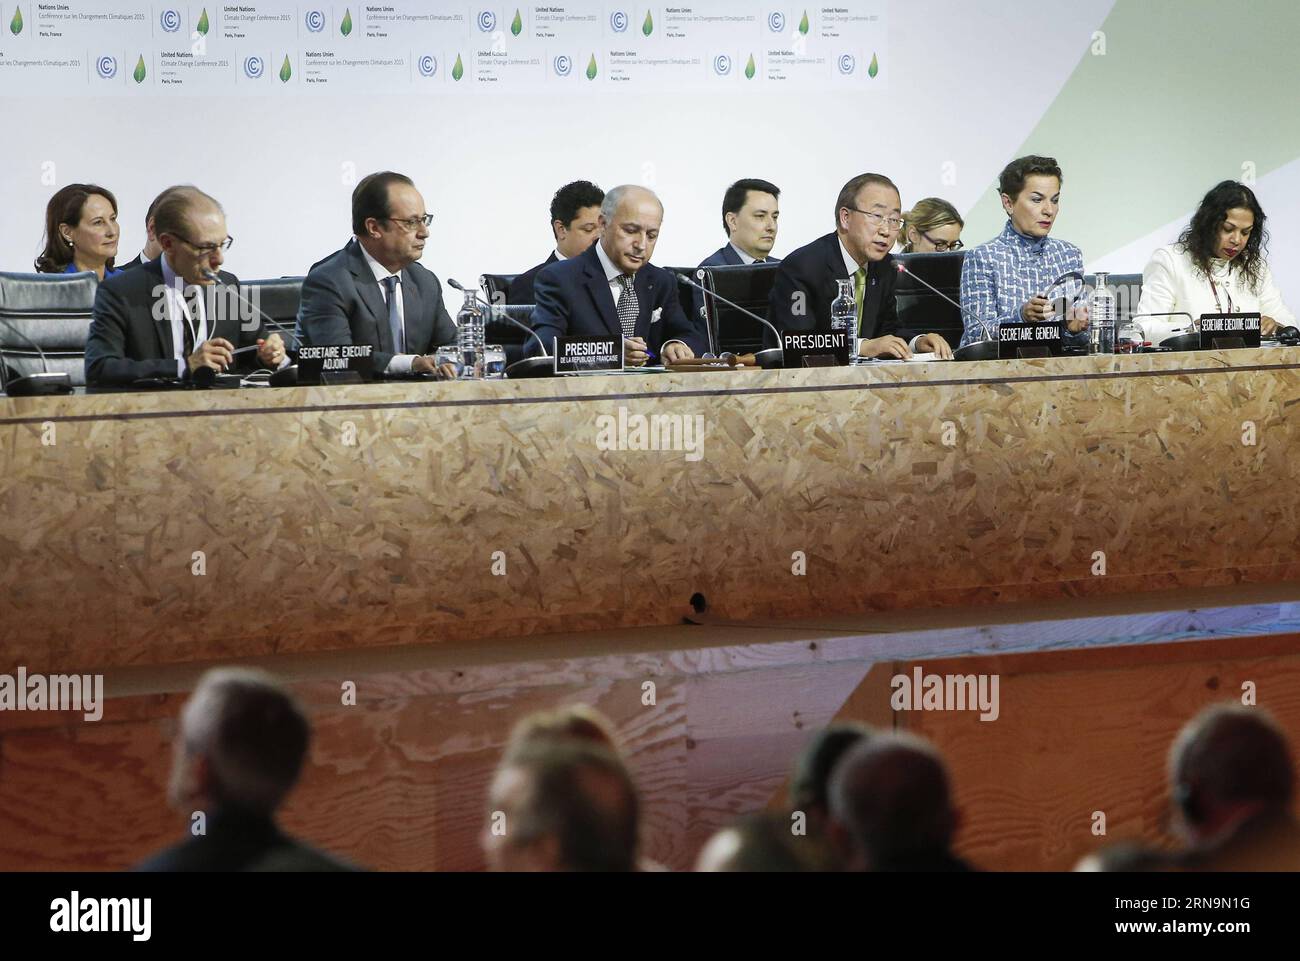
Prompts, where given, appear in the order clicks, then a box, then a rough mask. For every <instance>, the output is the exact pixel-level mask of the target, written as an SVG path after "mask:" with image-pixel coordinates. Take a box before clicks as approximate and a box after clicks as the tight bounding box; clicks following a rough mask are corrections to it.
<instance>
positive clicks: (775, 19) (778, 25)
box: [767, 10, 785, 33]
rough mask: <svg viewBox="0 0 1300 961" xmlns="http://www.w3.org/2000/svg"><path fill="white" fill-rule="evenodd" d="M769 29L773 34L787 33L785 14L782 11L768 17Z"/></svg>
mask: <svg viewBox="0 0 1300 961" xmlns="http://www.w3.org/2000/svg"><path fill="white" fill-rule="evenodd" d="M767 29H769V30H771V31H772V32H773V33H785V14H784V13H782V12H781V11H780V10H777V11H774V12H772V13H769V14H768V15H767Z"/></svg>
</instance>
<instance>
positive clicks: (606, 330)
mask: <svg viewBox="0 0 1300 961" xmlns="http://www.w3.org/2000/svg"><path fill="white" fill-rule="evenodd" d="M596 249H597V244H593V245H592V246H591V247H590V248H589V249H588V250H587V251H586V252H585V253H582V254H579V255H578V256H577V257H571V258H569V259H568V260H562V261H560V262H559V263H555V264H551V265H550V266H549V267H546V268H545V269H543V270H542V271H541V272H540V273H539V274H538V275H537V281H536V284H535V290H536V293H537V309H536V310H535V311H534V312H533V330H535V331H536V332H537V336H538V337H540V338H541V340H542V343H544V344H546V349H547V350H548V351H549V350H550V349H551V344H552V342H553V340H554V338H556V337H605V336H611V335H612V336H616V337H622V336H623V327H622V325H621V324H620V323H619V320H618V308H617V307H616V306H615V305H614V295H613V293H612V292H611V291H610V289H609V282H608V281H607V280H606V279H605V268H604V266H603V265H602V264H601V262H600V255H599V254H598V253H597V252H596ZM632 287H633V289H634V290H635V291H636V296H637V303H638V305H639V307H640V311H639V313H638V314H637V320H636V327H635V329H634V334H633V336H636V337H641V338H644V340H645V342H646V345H647V346H648V347H649V348H650V349H651V350H652V351H654V352H655V353H656V354H658V353H660V351H661V349H662V348H663V345H664V342H665V341H669V340H680V341H683V342H685V343H686V344H687V345H688V346H689V347H690V348H691V350H693V351H695V353H696V354H697V355H698V354H702V353H703V352H704V351H706V350H708V336H707V335H706V334H705V331H704V326H703V325H702V324H697V323H692V322H691V321H690V320H689V319H687V317H686V314H685V312H684V311H683V310H682V306H681V303H680V302H679V301H678V299H677V278H676V277H675V276H674V275H673V273H672V271H670V270H664V269H663V268H662V267H656V266H654V264H645V265H644V266H643V267H642V268H641V269H640V270H638V271H637V272H636V278H635V279H634V280H633V282H632ZM656 310H661V311H662V312H661V313H660V315H659V321H658V322H657V323H653V324H652V323H651V318H652V317H653V315H654V312H655V311H656ZM536 350H537V345H536V344H535V343H534V344H533V345H532V351H533V352H536Z"/></svg>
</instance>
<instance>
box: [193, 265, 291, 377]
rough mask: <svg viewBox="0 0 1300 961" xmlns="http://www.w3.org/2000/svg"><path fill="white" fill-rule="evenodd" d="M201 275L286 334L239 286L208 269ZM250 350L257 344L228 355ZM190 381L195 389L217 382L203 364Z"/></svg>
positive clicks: (244, 352)
mask: <svg viewBox="0 0 1300 961" xmlns="http://www.w3.org/2000/svg"><path fill="white" fill-rule="evenodd" d="M202 273H203V276H204V277H206V278H207V279H208V280H210V281H212V282H213V284H222V285H223V286H226V287H229V288H230V289H231V290H233V291H234V292H235V298H236V299H237V300H238V301H239V302H240V303H241V304H243V305H244V306H245V307H247V308H249V309H250V310H252V311H253V312H254V313H256V314H257V315H258V316H259V317H261V318H262V320H263V322H265V323H266V324H267V325H268V326H270V327H273V328H275V330H276V331H277V332H279V333H282V334H283V333H286V331H285V329H284V326H283V325H282V324H280V323H279V322H278V321H275V320H273V319H271V318H270V317H268V316H267V315H266V313H265V312H264V311H263V310H262V308H261V307H258V306H257V304H255V303H253V302H252V301H251V300H249V299H248V298H247V297H245V296H244V295H243V293H242V292H241V291H240V289H239V285H237V284H226V283H224V281H222V279H221V276H220V275H219V274H218V273H217V272H216V271H215V270H213V269H212V268H210V267H205V268H204V269H203V271H202ZM289 336H290V337H292V338H293V339H294V340H295V341H297V340H298V335H297V334H292V333H291V334H289ZM250 350H257V344H249V345H248V346H247V347H239V348H237V349H235V350H232V351H231V352H230V353H231V354H232V355H234V354H246V353H248V351H250ZM294 366H295V365H293V364H286V365H285V366H284V367H282V368H281V370H282V371H283V370H288V369H289V368H290V367H294ZM190 380H191V381H193V383H194V386H195V387H200V388H207V387H211V386H212V385H213V384H215V383H216V382H217V371H216V370H215V369H214V368H212V367H208V366H207V365H206V364H205V365H204V366H202V367H200V368H199V369H198V370H196V371H194V373H192V374H191V375H190Z"/></svg>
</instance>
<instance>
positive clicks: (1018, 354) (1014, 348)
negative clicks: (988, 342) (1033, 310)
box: [998, 323, 1064, 360]
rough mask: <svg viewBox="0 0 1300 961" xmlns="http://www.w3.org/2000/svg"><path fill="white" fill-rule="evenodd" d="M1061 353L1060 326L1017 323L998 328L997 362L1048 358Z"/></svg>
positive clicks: (1062, 347)
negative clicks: (1025, 358)
mask: <svg viewBox="0 0 1300 961" xmlns="http://www.w3.org/2000/svg"><path fill="white" fill-rule="evenodd" d="M1063 352H1064V346H1063V344H1062V343H1061V325H1060V324H1053V323H1046V324H1027V323H1018V324H1001V325H999V327H998V359H999V360H1019V359H1020V358H1022V357H1050V356H1053V355H1060V354H1062V353H1063Z"/></svg>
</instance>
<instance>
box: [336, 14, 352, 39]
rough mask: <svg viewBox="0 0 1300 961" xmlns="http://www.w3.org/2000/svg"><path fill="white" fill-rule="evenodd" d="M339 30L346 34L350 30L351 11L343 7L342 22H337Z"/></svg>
mask: <svg viewBox="0 0 1300 961" xmlns="http://www.w3.org/2000/svg"><path fill="white" fill-rule="evenodd" d="M339 32H340V33H342V34H343V36H345V37H346V36H347V35H348V34H350V33H351V32H352V11H351V10H347V9H344V11H343V22H342V23H340V24H339Z"/></svg>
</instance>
